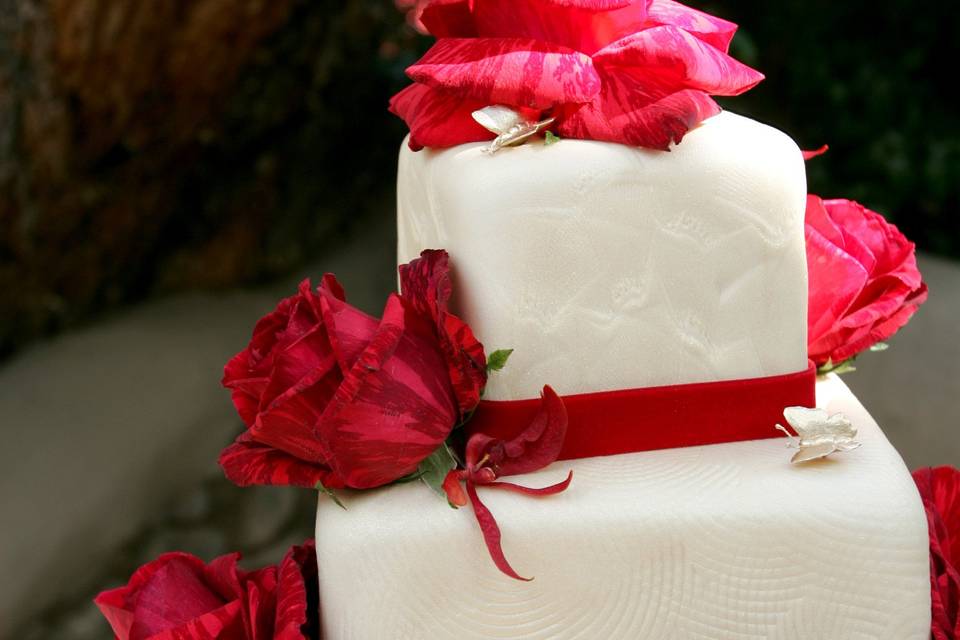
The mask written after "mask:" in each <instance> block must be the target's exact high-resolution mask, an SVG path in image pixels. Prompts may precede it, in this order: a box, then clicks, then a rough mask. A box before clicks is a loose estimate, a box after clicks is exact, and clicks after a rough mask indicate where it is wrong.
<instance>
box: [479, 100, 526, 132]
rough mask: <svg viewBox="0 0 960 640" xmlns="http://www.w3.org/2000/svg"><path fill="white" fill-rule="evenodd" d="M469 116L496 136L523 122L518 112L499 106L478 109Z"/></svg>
mask: <svg viewBox="0 0 960 640" xmlns="http://www.w3.org/2000/svg"><path fill="white" fill-rule="evenodd" d="M471 115H472V116H473V119H474V120H476V121H477V124H479V125H480V126H481V127H483V128H484V129H486V130H487V131H489V132H490V133H494V134H496V135H498V136H499V135H501V134H504V133H506V132H507V131H510V129H512V128H513V127H515V126H517V125H518V124H520V123H521V122H523V117H522V116H521V115H520V113H519V112H517V111H514V110H513V109H511V108H510V107H505V106H503V105H499V104H495V105H493V106H490V107H484V108H483V109H478V110H477V111H474V112H473V113H472V114H471Z"/></svg>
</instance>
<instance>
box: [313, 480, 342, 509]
mask: <svg viewBox="0 0 960 640" xmlns="http://www.w3.org/2000/svg"><path fill="white" fill-rule="evenodd" d="M316 488H317V490H318V491H320V492H321V493H325V494H327V497H329V498H330V499H331V500H333V502H334V503H335V504H336V505H337V506H338V507H340V508H341V509H343V510H344V511H346V510H347V507H346V506H344V504H343V503H342V502H340V498H338V497H337V494H335V493H334V492H333V490H331V489H328V488H326V487H325V486H323V483H322V482H318V483H317V487H316Z"/></svg>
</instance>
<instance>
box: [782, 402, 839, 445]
mask: <svg viewBox="0 0 960 640" xmlns="http://www.w3.org/2000/svg"><path fill="white" fill-rule="evenodd" d="M783 417H784V418H786V419H787V422H789V423H790V426H791V427H793V430H794V431H796V432H797V435H798V436H800V439H801V440H804V439H808V438H815V437H817V436H821V435H827V434H828V433H830V432H829V430H828V428H827V426H826V425H827V424H828V422H829V419H830V414H828V413H827V412H826V411H824V410H823V409H808V408H807V407H787V408H786V409H784V410H783Z"/></svg>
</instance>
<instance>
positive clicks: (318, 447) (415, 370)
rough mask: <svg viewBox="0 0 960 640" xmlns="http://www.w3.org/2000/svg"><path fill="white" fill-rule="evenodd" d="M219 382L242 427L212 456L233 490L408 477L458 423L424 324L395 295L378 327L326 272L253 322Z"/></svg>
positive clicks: (435, 345) (430, 328)
mask: <svg viewBox="0 0 960 640" xmlns="http://www.w3.org/2000/svg"><path fill="white" fill-rule="evenodd" d="M223 384H224V385H225V386H226V387H228V388H230V389H231V390H232V391H233V396H234V403H235V404H236V406H237V410H238V411H239V412H240V415H241V416H243V418H244V420H245V421H246V423H247V426H248V429H247V431H246V432H244V433H243V434H242V435H241V436H240V437H239V438H238V439H237V441H236V442H235V443H234V444H233V445H231V446H230V447H228V448H227V449H226V450H224V452H223V453H222V454H221V456H220V464H221V466H223V468H224V470H225V472H226V474H227V477H229V478H230V480H232V481H233V482H235V483H237V484H239V485H249V484H292V485H297V486H304V487H315V486H317V484H318V483H322V484H323V485H324V486H325V487H327V488H342V487H351V488H355V489H366V488H370V487H376V486H380V485H383V484H387V483H389V482H392V481H394V480H396V479H398V478H400V477H402V476H404V475H407V474H409V473H412V472H413V471H415V470H416V468H417V465H419V463H420V462H421V461H422V460H423V459H424V458H426V457H427V456H428V455H430V454H431V453H432V452H433V451H434V450H435V449H436V448H437V447H438V446H439V445H440V443H442V442H443V441H444V440H445V439H446V437H447V435H449V433H450V430H451V429H452V428H453V426H454V425H455V424H456V423H457V421H458V416H459V411H458V409H457V399H456V396H455V395H454V391H453V387H452V386H451V384H450V380H449V378H448V374H447V365H446V362H445V360H444V357H443V354H442V353H441V351H440V345H439V342H438V340H437V337H436V329H435V327H434V325H433V324H432V322H431V321H430V319H429V318H426V317H424V316H421V315H420V314H418V313H417V312H416V311H415V310H414V309H413V307H412V306H411V305H410V303H408V302H407V301H405V300H404V299H401V298H400V297H399V296H397V295H395V294H394V295H391V296H390V298H389V299H388V301H387V305H386V307H385V309H384V312H383V318H382V319H381V320H377V319H376V318H373V317H371V316H368V315H367V314H365V313H363V312H362V311H360V310H359V309H356V308H355V307H352V306H350V305H348V304H347V303H346V302H345V301H344V296H343V290H342V288H341V287H340V286H339V285H338V284H337V282H336V280H335V279H334V278H333V276H330V275H327V276H325V277H324V279H323V282H322V284H321V285H320V287H319V288H318V289H316V290H315V291H314V290H311V288H310V285H309V283H308V282H304V283H303V284H301V286H300V291H299V292H298V294H297V295H295V296H293V297H292V298H288V299H286V300H283V301H282V302H281V303H280V304H279V306H278V307H277V309H276V311H274V312H273V313H271V314H269V315H268V316H266V317H265V318H264V319H262V320H261V321H260V322H259V323H258V324H257V327H256V329H255V330H254V335H253V339H252V340H251V342H250V345H249V346H248V347H247V348H246V349H245V350H244V351H242V352H241V353H240V354H238V355H237V356H236V357H234V358H233V359H232V360H231V361H230V362H229V363H228V364H227V366H226V369H225V375H224V379H223Z"/></svg>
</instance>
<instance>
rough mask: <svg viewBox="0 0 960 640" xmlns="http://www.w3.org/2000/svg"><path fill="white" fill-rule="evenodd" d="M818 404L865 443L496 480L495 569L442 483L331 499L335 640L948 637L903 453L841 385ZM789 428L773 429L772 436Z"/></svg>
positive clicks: (758, 449) (486, 497) (750, 450)
mask: <svg viewBox="0 0 960 640" xmlns="http://www.w3.org/2000/svg"><path fill="white" fill-rule="evenodd" d="M817 396H818V405H819V406H821V407H823V408H825V409H827V410H828V411H830V412H843V413H844V414H846V415H847V416H848V417H849V418H850V419H851V421H852V422H853V424H854V425H855V426H856V427H857V428H858V429H859V432H860V440H861V441H862V442H863V446H862V447H861V448H859V449H857V450H855V451H853V452H850V453H846V454H839V455H836V456H833V457H831V458H829V459H826V460H822V461H819V462H814V463H810V464H805V465H798V466H795V465H791V464H790V462H789V460H790V455H791V454H790V451H789V450H787V449H786V448H785V446H784V444H785V442H786V440H785V439H770V440H760V441H751V442H739V443H733V444H722V445H712V446H703V447H690V448H684V449H672V450H662V451H652V452H644V453H634V454H626V455H619V456H611V457H603V458H592V459H583V460H574V461H566V462H558V463H556V464H554V465H552V466H550V467H548V468H547V469H544V470H543V471H540V472H537V473H533V474H529V475H527V476H522V477H519V478H510V480H512V481H517V482H519V483H521V484H524V485H527V486H534V487H535V486H543V485H547V484H552V483H554V482H557V481H559V480H561V479H563V477H564V476H565V474H566V472H567V471H568V470H569V469H573V471H574V477H573V482H572V484H571V485H570V488H569V489H568V490H567V491H566V492H565V493H561V494H559V495H556V496H552V497H549V498H541V499H538V498H531V497H527V496H521V495H516V494H511V493H507V492H503V491H495V490H490V489H484V488H482V487H481V488H480V489H479V492H480V494H481V499H482V500H483V501H484V502H485V503H486V505H487V506H488V507H489V508H490V510H491V511H492V512H493V513H494V515H495V516H496V517H497V520H498V521H499V523H500V527H501V530H502V532H503V546H504V550H505V552H506V555H507V557H508V558H509V559H510V561H511V563H512V564H513V565H514V567H515V568H516V569H517V570H518V572H519V573H520V574H522V575H528V576H534V577H535V579H534V580H533V581H532V582H529V583H527V582H519V581H516V580H512V579H510V578H507V577H506V576H504V575H503V574H501V573H500V572H499V571H498V570H497V569H496V568H495V567H494V565H493V562H492V561H491V560H490V557H489V556H488V554H487V550H486V548H485V546H484V543H483V538H482V537H481V534H480V531H479V530H478V528H477V523H476V521H475V520H474V517H473V514H472V513H470V507H466V508H464V509H462V510H459V511H457V510H453V509H451V508H449V507H448V506H447V505H446V503H445V501H444V499H443V498H441V497H440V496H438V495H436V494H435V493H433V492H432V491H430V490H429V489H428V488H427V487H426V486H424V485H423V484H421V483H419V482H416V483H409V484H405V485H398V486H394V487H391V488H387V489H383V490H378V491H372V492H366V493H363V494H361V493H348V492H345V493H344V494H343V495H342V498H343V501H344V503H345V504H346V507H347V509H346V510H342V509H340V508H339V507H337V506H336V505H335V504H333V502H332V501H330V500H329V499H328V498H327V497H326V496H323V495H321V496H320V501H319V506H318V511H317V531H316V537H317V556H318V562H319V568H320V608H321V617H322V624H323V637H324V638H328V639H334V640H346V639H368V638H382V639H386V638H411V639H412V638H416V639H422V638H456V639H458V640H465V639H468V638H529V639H546V638H604V639H608V638H609V639H619V638H624V639H626V638H629V639H635V638H655V639H658V640H661V639H669V638H712V639H716V638H737V639H741V638H742V639H746V638H758V639H759V638H781V639H797V640H799V639H804V640H813V639H818V638H823V639H829V640H842V639H844V638H871V639H889V640H908V639H912V638H916V639H917V640H920V639H924V638H927V637H928V636H929V632H930V590H929V574H928V571H929V557H928V548H927V523H926V519H925V516H924V511H923V507H922V506H921V503H920V499H919V496H918V494H917V491H916V488H915V486H914V484H913V481H912V479H911V477H910V474H909V473H908V471H907V469H906V468H905V467H904V464H903V461H902V460H901V458H900V456H899V455H898V453H897V452H896V450H895V449H894V448H893V447H892V446H891V445H890V443H889V442H888V441H887V439H886V437H885V436H884V435H883V432H882V431H881V430H880V428H879V427H878V426H877V424H876V423H875V422H874V420H873V419H872V418H871V417H870V415H869V414H868V413H867V411H866V410H865V409H864V408H863V406H862V405H861V404H860V403H859V402H858V401H857V399H856V397H855V396H854V395H853V394H852V393H851V392H850V391H849V390H848V389H847V387H846V386H845V385H844V384H843V383H842V382H841V381H840V380H839V379H838V378H836V377H833V376H831V377H828V378H827V379H825V380H822V381H821V382H819V383H818V387H817ZM772 428H773V426H772V425H771V429H772Z"/></svg>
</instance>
